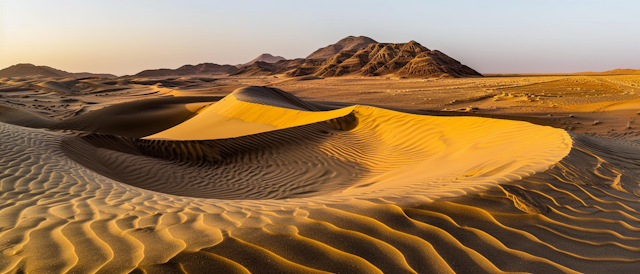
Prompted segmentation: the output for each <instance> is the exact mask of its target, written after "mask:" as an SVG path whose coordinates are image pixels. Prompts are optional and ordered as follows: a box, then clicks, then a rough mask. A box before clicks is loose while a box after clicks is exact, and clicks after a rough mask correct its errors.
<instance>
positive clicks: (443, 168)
mask: <svg viewBox="0 0 640 274" xmlns="http://www.w3.org/2000/svg"><path fill="white" fill-rule="evenodd" d="M184 100H186V101H185V102H182V103H181V104H179V106H180V108H184V109H186V110H185V111H181V113H186V112H187V111H189V112H190V113H191V115H192V116H193V117H190V118H186V119H183V122H180V123H178V124H177V125H171V123H162V122H157V123H156V125H157V126H154V127H161V126H162V127H165V129H166V130H164V131H161V132H159V133H157V134H152V133H149V135H145V136H147V137H145V138H138V137H142V136H139V135H140V134H141V132H139V133H137V134H134V135H136V136H128V137H127V136H122V135H120V136H118V134H115V133H107V132H104V131H100V130H96V129H94V128H91V127H86V128H83V129H80V130H79V129H73V130H71V129H65V130H61V129H63V128H62V127H61V126H59V128H58V130H51V129H42V128H49V126H50V125H49V124H47V122H42V123H41V124H37V123H35V122H31V124H25V126H29V127H22V126H18V125H15V124H19V122H24V121H31V120H30V119H31V118H29V117H27V115H26V114H25V113H23V112H17V111H15V110H10V109H7V110H3V111H4V112H3V115H2V117H4V118H3V119H6V120H10V119H9V118H6V117H11V116H16V117H17V118H15V119H13V120H12V121H13V125H12V124H8V123H5V122H4V121H5V120H3V122H2V123H0V135H1V136H0V138H2V139H1V140H3V141H2V142H1V143H0V153H1V154H2V155H3V157H2V158H0V168H1V169H2V170H1V171H2V172H0V182H1V188H2V192H0V201H1V203H0V204H1V205H2V206H1V207H0V250H1V251H2V253H1V254H0V272H9V273H11V272H27V273H62V272H69V273H94V272H95V273H129V272H134V273H184V272H187V273H190V272H205V273H206V272H211V271H214V270H215V271H219V272H222V273H328V272H329V273H454V272H455V273H482V272H486V273H501V272H534V273H579V272H583V273H585V272H586V273H611V272H614V271H617V272H625V273H629V272H633V271H636V270H637V269H638V267H640V256H638V251H639V250H640V237H638V231H639V230H640V226H638V221H639V220H640V201H639V200H638V196H637V194H638V193H640V189H639V187H638V186H639V183H640V181H638V179H637V178H640V174H638V173H639V172H640V164H638V163H640V159H639V156H638V155H640V148H639V147H638V146H637V145H635V143H632V142H627V141H621V140H611V139H604V138H598V137H593V136H587V135H581V134H576V133H568V132H566V131H564V130H561V129H556V128H551V127H545V126H538V125H533V124H530V123H526V122H518V121H508V120H498V119H488V118H478V117H444V116H442V117H437V116H424V115H415V114H406V113H402V112H396V111H391V110H386V109H383V108H376V107H372V106H365V105H354V106H350V107H344V108H337V109H333V110H324V111H320V110H319V108H318V107H317V106H316V105H315V104H314V103H311V102H306V101H304V100H301V99H299V98H297V97H295V96H293V95H291V94H287V93H285V92H282V91H281V90H278V89H273V88H263V87H250V88H243V89H239V90H236V91H235V92H233V93H232V94H230V95H228V96H227V97H225V98H224V99H222V100H220V101H215V100H210V101H208V102H207V101H206V100H201V101H200V102H195V101H194V102H187V101H188V100H187V99H184ZM134 103H136V102H134ZM165 103H167V104H169V105H170V103H169V101H168V102H165ZM132 104H133V103H132ZM136 104H139V105H137V106H135V107H133V106H131V105H129V106H127V105H114V106H113V108H114V109H115V108H120V111H117V112H116V111H114V112H111V113H122V109H136V108H139V109H140V108H142V106H143V105H140V104H142V103H136ZM175 104H177V102H176V103H175ZM108 109H109V108H105V109H104V110H105V111H107V110H108ZM167 109H173V107H170V106H167ZM142 112H143V113H144V111H142ZM92 113H97V111H95V112H90V113H89V114H92ZM105 113H108V112H105ZM147 113H148V114H149V116H148V117H147V118H145V119H144V121H146V122H144V123H151V121H152V120H153V119H152V118H153V117H154V115H157V116H155V117H157V119H158V120H163V119H166V117H169V116H170V115H167V113H173V112H172V111H169V110H167V111H165V110H161V111H159V112H147ZM89 114H84V115H80V116H78V118H77V119H82V117H83V116H87V115H89ZM138 114H140V113H133V114H132V116H130V117H134V116H136V115H138ZM21 117H22V118H21ZM99 118H100V117H99V116H94V118H91V117H88V118H85V119H87V120H86V121H89V120H91V119H99ZM103 119H106V118H103ZM47 121H48V120H47ZM111 127H113V128H116V127H117V123H113V124H112V125H111ZM126 127H129V125H126V126H125V125H123V128H122V129H120V131H123V132H124V131H125V129H124V128H126ZM216 129H218V131H216ZM111 131H112V132H113V131H117V130H114V129H111ZM52 254H55V256H52Z"/></svg>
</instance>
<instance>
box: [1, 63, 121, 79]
mask: <svg viewBox="0 0 640 274" xmlns="http://www.w3.org/2000/svg"><path fill="white" fill-rule="evenodd" d="M30 76H39V77H64V78H86V77H101V78H116V77H117V76H115V75H113V74H97V73H88V72H80V73H72V72H66V71H64V70H59V69H55V68H52V67H47V66H36V65H33V64H17V65H13V66H10V67H8V68H5V69H2V70H0V78H4V77H30Z"/></svg>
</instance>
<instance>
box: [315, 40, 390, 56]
mask: <svg viewBox="0 0 640 274" xmlns="http://www.w3.org/2000/svg"><path fill="white" fill-rule="evenodd" d="M375 43H378V42H376V40H373V39H371V38H369V37H366V36H358V37H355V36H347V37H346V38H343V39H342V40H340V41H338V42H337V43H335V44H331V45H328V46H326V47H324V48H320V49H318V50H316V51H314V52H313V53H311V54H310V55H309V56H307V58H306V59H327V58H329V57H332V56H334V55H336V54H338V53H342V52H356V51H358V50H360V49H363V48H365V47H367V46H368V45H371V44H375Z"/></svg>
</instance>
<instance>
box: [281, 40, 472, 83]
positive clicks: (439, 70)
mask: <svg viewBox="0 0 640 274" xmlns="http://www.w3.org/2000/svg"><path fill="white" fill-rule="evenodd" d="M347 38H350V37H347ZM347 38H345V39H347ZM345 39H343V40H345ZM343 40H341V41H343ZM339 43H340V42H338V43H336V44H334V45H337V44H339ZM321 50H324V49H321ZM316 52H318V51H316ZM314 54H315V53H314ZM314 54H312V55H314ZM287 74H288V75H290V76H303V75H314V76H319V77H335V76H343V75H360V76H384V75H393V76H396V77H408V78H426V77H478V76H482V75H481V74H480V73H478V72H477V71H475V70H473V69H471V68H470V67H468V66H465V65H463V64H461V63H460V62H458V61H457V60H455V59H453V58H451V57H449V56H447V55H446V54H444V53H442V52H440V51H437V50H430V49H428V48H426V47H424V46H422V45H420V44H419V43H417V42H415V41H411V42H409V43H404V44H391V43H374V44H369V45H368V46H367V47H365V48H363V49H360V50H358V51H357V52H355V53H353V52H350V51H344V50H342V51H340V52H339V53H337V54H335V55H333V56H331V57H329V58H326V59H324V60H323V59H315V58H307V59H305V61H304V62H303V63H302V64H301V65H300V66H298V67H297V68H295V69H293V70H291V71H289V72H287Z"/></svg>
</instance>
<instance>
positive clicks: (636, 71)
mask: <svg viewBox="0 0 640 274" xmlns="http://www.w3.org/2000/svg"><path fill="white" fill-rule="evenodd" d="M576 74H640V69H614V70H608V71H602V72H593V71H588V72H578V73H576Z"/></svg>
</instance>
